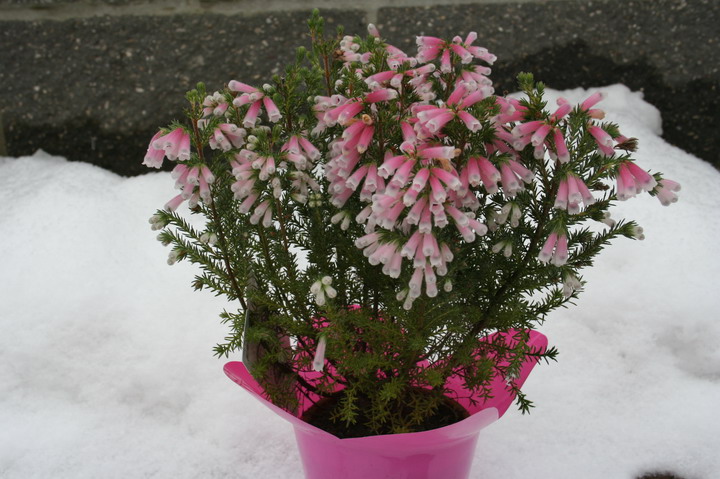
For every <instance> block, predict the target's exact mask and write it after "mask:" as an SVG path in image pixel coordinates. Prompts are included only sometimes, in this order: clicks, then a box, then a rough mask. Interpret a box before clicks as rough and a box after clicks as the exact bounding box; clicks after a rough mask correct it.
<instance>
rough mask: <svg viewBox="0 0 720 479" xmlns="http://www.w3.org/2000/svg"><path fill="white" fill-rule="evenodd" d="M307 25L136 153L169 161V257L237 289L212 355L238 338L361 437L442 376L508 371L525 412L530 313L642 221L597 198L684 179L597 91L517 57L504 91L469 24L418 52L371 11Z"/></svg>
mask: <svg viewBox="0 0 720 479" xmlns="http://www.w3.org/2000/svg"><path fill="white" fill-rule="evenodd" d="M309 27H310V36H311V48H310V49H309V50H306V49H305V48H299V49H298V50H297V55H296V59H295V62H293V63H292V64H291V65H289V66H288V67H287V68H286V69H285V71H284V73H283V74H282V75H277V76H275V77H274V78H273V79H272V81H271V82H270V83H268V84H265V85H262V86H251V85H247V84H245V83H242V82H240V81H237V80H232V81H230V82H229V83H228V84H227V85H226V86H225V88H224V89H223V90H221V91H216V92H214V93H208V92H207V91H205V87H204V85H202V84H199V85H198V88H197V89H195V90H193V91H191V92H189V93H188V94H187V99H188V102H189V108H188V109H187V111H186V116H187V118H186V119H185V120H183V121H181V122H177V123H174V124H173V125H171V126H170V127H169V128H167V129H163V130H161V131H159V132H158V133H157V134H156V135H155V136H154V137H153V139H152V141H151V143H150V146H149V148H148V152H147V155H146V157H145V164H146V165H147V166H150V167H155V168H159V167H161V165H162V163H163V161H164V158H167V159H168V160H170V161H173V162H175V163H176V166H175V167H174V169H173V173H172V177H173V178H174V179H175V187H176V188H177V189H179V190H180V193H179V194H178V195H177V196H175V197H174V198H172V199H170V200H169V201H168V203H167V205H165V208H164V209H163V210H160V211H158V212H157V213H156V214H155V215H154V216H153V217H152V218H151V223H152V225H153V228H154V229H158V230H162V232H161V233H160V235H159V239H160V241H161V242H162V243H163V244H166V245H170V246H171V247H172V249H171V252H170V257H169V261H168V262H169V263H171V264H172V263H174V262H176V261H182V260H187V261H190V262H192V263H195V264H197V265H199V267H200V268H201V272H200V273H199V274H198V275H197V276H196V277H195V280H194V282H193V286H194V287H195V289H198V290H199V289H209V290H211V291H213V292H215V293H216V294H222V295H225V296H227V297H228V298H229V299H230V300H232V301H237V303H238V306H239V307H238V309H237V310H232V311H225V312H223V313H222V315H221V317H222V320H223V321H224V322H226V323H227V324H228V325H229V327H230V333H229V335H228V337H227V338H225V341H224V342H222V343H221V344H219V345H218V346H217V347H216V348H215V351H216V353H217V354H218V355H227V354H229V353H230V352H232V351H235V350H238V349H239V348H241V347H242V348H243V349H244V354H245V361H246V363H247V364H248V366H249V367H250V369H251V371H252V372H253V374H254V375H255V376H256V377H257V378H258V380H259V381H260V382H261V383H262V384H263V386H264V387H265V389H266V391H267V392H268V394H269V395H270V396H271V399H272V400H273V401H274V402H275V403H276V404H279V405H281V406H283V407H285V408H287V409H289V410H295V409H297V408H298V404H297V401H298V399H297V397H298V396H297V394H296V393H297V390H299V391H301V393H302V395H301V396H302V397H303V398H304V399H303V400H308V401H317V400H319V399H320V398H323V397H327V398H334V399H335V400H336V401H335V403H334V404H335V405H334V406H333V408H332V409H331V411H330V419H331V422H334V423H335V424H336V425H337V427H338V428H346V429H348V430H350V429H352V428H355V429H356V430H362V431H361V432H362V433H363V434H379V433H388V432H405V431H414V430H421V429H423V428H425V427H427V426H426V423H427V418H428V417H430V416H432V415H433V414H434V412H435V411H436V409H437V408H438V405H439V404H440V402H441V401H442V397H443V395H444V394H445V393H446V392H447V391H446V390H445V389H446V388H445V385H446V382H447V379H448V378H449V377H450V376H455V377H460V378H461V379H462V380H463V382H464V384H465V386H466V387H467V388H468V389H469V390H470V391H473V393H474V394H475V395H477V397H480V398H482V397H483V396H487V395H488V394H489V388H488V384H489V382H490V380H491V379H492V378H494V377H498V376H499V377H501V378H502V379H503V380H505V382H506V384H507V387H508V388H509V389H511V390H513V391H514V392H515V393H516V394H517V400H518V403H519V406H520V408H521V409H523V410H527V408H528V407H529V406H530V401H528V400H527V399H526V398H525V396H524V395H523V394H522V393H521V392H520V391H519V389H518V388H517V386H516V385H515V383H514V379H515V378H516V377H517V372H518V368H519V367H520V365H521V364H522V362H523V361H524V360H525V359H526V358H527V357H528V356H533V357H535V358H536V359H538V360H539V359H542V358H544V359H552V358H554V357H555V355H556V350H555V349H554V348H550V349H548V350H542V351H539V350H533V349H532V348H530V347H528V346H527V339H528V330H530V329H532V328H534V327H536V326H537V325H538V324H540V323H542V322H543V321H544V320H545V318H546V316H547V314H548V313H549V312H550V311H552V310H553V309H555V308H557V307H559V306H562V305H564V304H565V303H567V302H569V301H572V300H573V299H574V298H576V297H577V295H578V293H579V292H580V290H581V289H582V286H583V281H582V276H581V271H582V269H583V268H586V267H589V266H591V265H592V262H593V259H594V257H595V256H596V255H597V254H598V253H599V252H600V251H601V249H602V248H603V247H604V246H606V245H607V244H608V243H609V242H610V241H611V240H612V239H614V238H616V237H618V236H625V237H627V238H634V239H642V229H641V228H640V227H639V226H638V225H637V224H635V223H634V222H632V221H623V220H621V221H617V222H616V221H614V220H612V219H611V218H610V215H609V213H608V209H609V208H610V207H611V206H612V204H613V203H614V202H615V201H618V200H620V201H622V200H627V199H629V198H631V197H634V196H636V195H639V194H641V193H642V192H647V193H649V194H650V195H651V196H656V197H658V199H659V200H660V201H661V203H662V204H664V205H667V204H669V203H671V202H674V201H676V199H677V198H676V195H675V192H676V191H677V190H679V185H678V184H677V183H675V182H673V181H671V180H668V179H664V178H663V177H662V175H661V174H659V173H650V172H647V171H646V170H644V169H643V168H642V167H641V166H639V165H637V164H636V163H635V162H634V160H633V159H632V157H631V155H632V152H633V151H635V149H636V146H637V145H636V143H637V142H636V140H635V139H633V138H626V137H624V136H623V135H622V134H621V133H620V130H619V128H618V126H617V125H615V124H612V123H609V122H603V121H602V120H603V117H604V113H603V111H602V110H601V109H599V108H598V105H600V104H601V101H602V98H603V96H602V94H601V93H596V94H594V95H592V96H590V97H589V98H587V99H586V100H585V101H583V102H582V103H581V104H579V105H571V104H570V103H569V102H568V101H566V100H563V99H560V100H558V102H557V103H558V104H557V105H552V106H549V105H547V103H546V101H544V99H543V88H544V87H543V84H542V83H536V82H535V81H534V79H533V77H532V75H530V74H521V75H520V76H519V86H520V89H521V90H522V92H523V93H524V95H523V96H522V97H518V98H511V97H502V96H497V95H495V94H494V90H493V87H492V81H491V80H490V79H489V75H490V67H489V66H490V65H492V63H493V62H494V61H495V56H494V55H492V54H491V53H489V52H488V51H487V50H486V49H484V48H482V47H480V46H477V45H476V43H477V35H476V34H475V33H474V32H471V33H470V34H468V35H467V36H465V37H464V38H463V37H459V36H458V37H455V38H453V39H449V40H445V39H440V38H435V37H429V36H423V37H418V38H417V45H418V51H417V53H416V54H415V55H414V56H411V55H408V54H407V53H405V52H403V51H401V50H399V49H398V48H396V47H394V46H392V45H389V44H387V43H386V42H384V41H383V40H382V38H381V37H380V35H379V33H378V31H377V29H376V28H375V27H374V26H372V25H370V27H369V35H368V36H367V37H364V38H363V37H359V36H355V37H351V36H344V35H343V34H342V32H339V33H338V35H337V36H334V37H330V38H327V37H326V36H325V35H324V33H323V21H322V19H321V18H320V17H319V16H318V15H317V14H315V15H314V16H313V17H312V18H311V20H310V21H309ZM185 203H186V204H187V207H188V209H189V213H190V214H194V215H200V216H201V217H202V218H203V220H204V225H203V227H202V228H200V229H196V228H193V227H191V226H190V224H189V222H188V221H186V220H185V219H184V218H183V215H182V214H181V213H180V212H181V205H183V204H185ZM182 208H183V210H184V208H185V207H184V206H183V207H182ZM495 331H509V332H510V334H508V335H506V336H495V337H494V339H492V340H487V339H483V338H487V337H488V335H489V334H490V333H492V332H495ZM310 371H313V374H309V372H310ZM419 390H423V391H424V392H423V393H422V394H420V393H418V391H419ZM393 411H402V413H401V414H394V413H393ZM346 434H353V433H351V432H347V433H346ZM357 434H360V432H358V433H357ZM357 434H356V435H357Z"/></svg>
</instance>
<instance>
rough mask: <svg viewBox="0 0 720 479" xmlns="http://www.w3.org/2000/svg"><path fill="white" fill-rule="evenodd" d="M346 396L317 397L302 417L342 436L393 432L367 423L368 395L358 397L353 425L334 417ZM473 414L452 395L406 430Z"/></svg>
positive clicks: (441, 424)
mask: <svg viewBox="0 0 720 479" xmlns="http://www.w3.org/2000/svg"><path fill="white" fill-rule="evenodd" d="M417 394H421V395H428V394H430V392H429V391H427V390H425V389H418V390H417ZM342 398H343V396H342V395H339V396H336V397H331V398H323V399H321V400H320V401H318V402H317V403H316V404H315V405H313V406H312V407H310V408H309V409H308V410H307V411H305V413H304V414H303V416H302V420H303V421H305V422H307V423H309V424H312V425H313V426H315V427H317V428H320V429H322V430H324V431H327V432H329V433H330V434H333V435H335V436H337V437H339V438H341V439H345V438H351V437H365V436H375V435H378V434H392V433H393V431H391V430H390V429H389V427H387V428H386V429H385V430H380V431H378V432H374V431H373V430H372V429H371V428H370V427H369V426H368V425H367V423H368V417H367V414H366V413H365V412H366V411H369V410H370V400H369V399H367V398H365V399H363V398H360V399H358V404H357V405H358V413H359V415H358V417H357V421H356V422H355V423H354V424H351V425H350V426H346V424H345V423H344V422H342V421H333V420H332V417H333V413H334V412H335V409H336V408H337V406H338V405H339V404H340V401H341V400H342ZM406 408H407V409H408V410H407V411H406V412H404V413H405V414H407V415H409V414H410V410H409V409H410V406H406ZM468 416H470V414H469V413H468V412H467V410H465V408H464V407H462V406H461V405H460V404H458V403H457V402H456V401H454V400H453V399H450V398H447V397H446V398H444V400H443V402H442V403H441V404H440V406H439V407H438V408H437V410H436V411H435V413H434V414H433V415H432V416H430V417H428V418H427V419H426V420H425V422H424V423H422V424H419V425H417V426H416V427H414V428H413V430H412V431H407V432H421V431H429V430H431V429H437V428H439V427H444V426H449V425H450V424H454V423H456V422H458V421H461V420H463V419H465V418H466V417H468Z"/></svg>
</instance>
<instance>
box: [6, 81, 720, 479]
mask: <svg viewBox="0 0 720 479" xmlns="http://www.w3.org/2000/svg"><path fill="white" fill-rule="evenodd" d="M603 90H605V91H607V92H608V93H609V94H610V96H609V98H608V99H607V100H605V101H604V102H603V103H601V104H600V106H601V107H603V108H605V109H606V110H607V111H608V113H609V114H608V117H609V118H610V119H611V120H613V121H616V122H618V123H620V125H621V127H622V131H623V133H624V134H625V135H626V136H635V137H637V138H639V139H640V151H639V152H638V153H637V159H638V164H639V165H640V166H642V167H643V168H646V169H651V170H653V171H658V170H659V171H662V172H664V173H666V175H667V176H668V177H669V178H672V179H675V180H677V181H679V182H680V183H681V184H682V185H683V190H682V191H681V192H680V195H681V198H680V201H679V202H678V203H677V204H675V205H672V206H671V207H668V208H664V207H662V206H661V205H660V203H659V202H658V201H657V200H656V199H654V198H650V197H649V196H648V195H644V196H642V197H640V198H639V199H636V200H633V201H629V202H627V203H620V204H619V205H618V206H617V207H616V208H615V210H614V211H615V213H614V217H616V218H619V217H622V216H624V215H626V216H627V217H629V218H633V219H636V220H637V221H638V222H639V223H640V224H641V225H642V226H643V227H644V228H645V235H646V237H647V239H646V240H645V241H642V242H641V241H631V240H627V239H620V240H618V241H617V243H616V244H615V245H614V246H613V247H611V248H610V249H609V250H607V251H605V252H604V253H603V254H602V255H601V256H600V257H599V258H598V262H597V266H596V267H595V268H594V269H593V270H589V271H587V272H586V273H585V279H587V280H588V281H589V284H588V286H587V288H586V292H585V293H584V294H583V295H582V296H581V298H580V301H579V302H578V306H577V307H575V308H571V309H563V310H559V311H556V312H554V313H553V314H552V316H551V318H550V321H548V322H547V323H546V325H545V326H544V327H543V332H544V333H545V334H547V335H548V336H549V338H550V340H551V343H553V344H555V345H556V346H557V347H558V348H559V349H560V352H561V354H560V360H559V362H558V363H556V364H551V365H544V366H542V367H540V368H538V369H536V370H535V372H533V374H532V375H531V376H530V379H529V380H528V382H527V383H526V387H525V390H526V392H527V393H528V395H529V397H530V398H531V399H532V400H534V402H535V404H536V408H535V409H534V410H533V412H532V414H531V415H529V416H522V415H521V414H519V413H518V412H517V411H515V410H514V409H511V410H510V411H509V412H508V414H507V415H506V416H505V417H504V418H503V419H501V420H500V421H498V422H497V423H495V424H493V425H492V426H490V427H489V428H487V429H485V430H484V431H483V432H482V433H481V436H480V443H479V446H478V448H477V452H476V458H475V463H474V467H473V472H472V475H471V477H472V478H478V479H479V478H484V479H493V478H497V479H516V478H517V479H519V478H526V477H536V478H550V477H552V478H557V479H562V478H567V479H577V478H583V479H595V478H597V479H608V478H613V479H616V478H618V479H621V478H628V479H630V478H634V477H637V476H638V475H640V474H641V473H644V472H650V471H662V470H664V471H671V472H674V473H675V474H677V475H680V476H682V477H684V478H686V479H693V478H698V479H700V478H704V479H711V478H714V477H720V452H719V451H720V413H719V412H718V405H719V404H720V347H719V346H718V342H719V341H720V294H719V293H720V290H719V289H718V286H717V281H718V278H720V254H718V238H720V221H719V220H720V213H719V212H720V195H719V194H718V192H719V191H720V172H718V171H717V170H715V169H713V168H712V167H711V166H710V165H708V164H707V163H704V162H702V161H700V160H698V159H697V158H695V157H693V156H691V155H689V154H687V153H684V152H682V151H680V150H678V149H677V148H674V147H672V146H669V145H667V144H666V143H665V142H663V140H662V139H660V137H659V134H660V132H661V130H660V125H661V121H660V116H659V113H658V112H657V110H656V109H655V108H654V107H652V106H650V105H648V104H647V103H645V102H643V101H642V96H641V95H640V94H638V93H632V92H630V91H628V90H627V89H626V88H625V87H623V86H620V85H616V86H612V87H607V88H604V89H603ZM550 93H551V94H552V95H557V94H558V93H557V92H550ZM587 95H588V92H587V91H583V90H573V91H568V92H563V96H566V97H568V98H569V99H570V100H571V101H573V102H575V101H579V100H581V99H583V98H585V97H586V96H587ZM127 161H141V158H128V160H127ZM173 194H174V193H173V190H172V182H171V180H170V178H169V175H168V174H167V173H152V174H148V175H146V176H142V177H138V178H129V179H128V178H121V177H118V176H116V175H114V174H112V173H110V172H107V171H105V170H102V169H100V168H97V167H94V166H91V165H88V164H83V163H72V162H67V161H65V160H64V159H62V158H57V157H52V156H48V155H47V154H44V153H42V152H39V153H37V154H36V155H34V156H32V157H25V158H2V159H0V204H2V206H3V207H2V209H0V252H1V254H2V260H1V261H0V477H3V478H13V479H30V478H73V479H80V478H142V477H156V478H198V477H203V478H227V477H236V478H248V479H250V478H252V479H257V478H261V479H278V478H283V479H300V478H301V477H302V472H301V466H300V463H299V457H298V454H297V452H296V449H295V445H294V438H293V436H292V431H291V428H290V426H289V425H288V424H287V423H285V422H283V421H282V420H281V419H279V418H277V417H276V416H275V415H274V414H273V413H272V412H270V411H269V410H267V409H266V408H264V407H263V406H262V405H261V404H259V403H257V402H256V401H255V400H253V399H252V398H251V397H250V396H249V395H248V394H247V393H246V392H245V391H243V390H241V389H240V388H239V387H237V386H236V385H235V384H233V383H232V382H230V381H229V380H228V379H227V378H226V377H225V376H224V374H223V373H222V365H223V363H224V361H222V360H218V359H216V358H214V357H213V355H212V346H213V345H214V344H215V343H216V342H218V341H220V340H221V339H222V337H223V334H224V333H225V330H224V327H222V326H221V325H220V324H219V320H218V318H217V314H218V312H219V311H220V310H221V309H222V308H223V307H224V306H226V304H225V303H224V302H223V301H222V300H221V299H218V298H215V297H213V296H212V295H211V294H207V293H193V292H192V291H191V289H190V287H189V282H190V280H191V279H192V276H193V269H192V267H190V266H188V265H185V264H179V265H175V266H173V267H169V266H167V264H166V263H165V254H166V251H165V250H163V248H162V246H161V245H160V244H159V243H158V242H156V241H154V237H155V233H154V232H152V231H150V228H149V226H148V223H147V218H148V217H149V216H150V215H151V214H152V213H153V211H154V209H155V208H156V207H160V206H162V205H163V204H164V203H165V201H167V200H168V199H169V198H170V197H171V196H173ZM231 359H232V358H231ZM235 359H239V356H237V357H236V358H235ZM339 479H341V478H339ZM368 479H372V478H368Z"/></svg>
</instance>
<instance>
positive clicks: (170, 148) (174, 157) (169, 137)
mask: <svg viewBox="0 0 720 479" xmlns="http://www.w3.org/2000/svg"><path fill="white" fill-rule="evenodd" d="M165 157H167V159H168V160H171V161H188V160H189V159H190V135H188V134H187V133H186V132H185V130H184V129H183V128H175V129H174V130H172V131H171V132H169V133H166V134H163V132H162V131H159V132H157V133H155V135H154V136H153V137H152V139H151V140H150V145H149V146H148V149H147V153H145V159H144V160H143V165H145V166H147V167H150V168H160V167H161V166H162V163H163V160H164V159H165Z"/></svg>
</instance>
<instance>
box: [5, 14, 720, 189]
mask: <svg viewBox="0 0 720 479" xmlns="http://www.w3.org/2000/svg"><path fill="white" fill-rule="evenodd" d="M719 3H720V2H718V0H602V1H589V0H546V1H543V0H528V1H515V2H507V1H476V2H466V1H465V2H464V1H447V0H436V1H434V2H431V1H423V0H400V1H396V2H392V1H387V2H381V1H378V0H371V1H369V2H356V1H350V0H340V1H335V2H330V1H326V0H318V1H314V2H312V1H305V0H302V1H295V2H293V1H290V0H283V1H272V0H270V1H260V0H243V1H236V2H231V1H207V2H206V1H200V0H190V1H181V2H171V1H165V0H163V1H143V2H138V1H133V0H105V1H93V0H75V1H73V0H0V84H1V85H2V88H0V115H1V116H0V118H1V119H0V121H1V122H2V133H3V135H0V154H9V155H12V156H18V155H23V154H29V153H32V152H34V151H35V150H36V149H38V148H42V149H44V150H46V151H49V152H51V153H54V154H61V155H64V156H67V157H68V158H69V159H71V160H81V161H89V162H92V163H95V164H98V165H100V166H103V167H106V168H109V169H111V170H114V171H116V172H119V173H122V174H127V175H132V174H137V173H141V172H143V171H144V167H141V165H140V162H141V161H142V156H143V155H144V151H145V148H147V142H148V139H149V138H150V136H152V134H153V133H154V132H155V131H156V127H157V126H159V125H164V124H166V123H168V122H169V121H170V120H172V119H173V118H178V117H179V116H180V115H181V111H182V108H183V103H184V99H183V93H184V92H185V91H186V90H188V89H190V88H191V87H192V86H193V85H194V84H195V83H196V82H198V81H201V80H202V81H205V82H206V83H207V84H208V88H210V89H217V88H220V87H221V86H222V85H223V83H225V82H227V81H228V80H230V79H238V80H242V81H246V82H248V83H262V82H263V81H265V79H267V78H269V76H270V75H271V74H272V73H275V72H277V71H278V69H279V68H280V67H281V66H282V65H283V64H285V63H286V62H287V61H289V60H290V59H291V58H292V57H293V52H294V47H295V46H298V45H301V44H307V43H308V40H307V38H306V36H305V34H306V26H305V20H306V19H307V18H308V16H309V13H310V11H311V9H312V8H313V7H315V6H317V7H319V8H321V13H322V14H323V15H324V16H325V17H326V20H327V21H328V23H329V26H330V27H331V28H332V26H333V25H337V24H343V25H345V27H346V31H348V32H351V33H355V32H357V33H363V32H364V31H365V25H366V24H367V23H368V22H370V21H371V22H374V23H376V24H377V25H378V26H379V28H380V30H381V32H382V33H383V36H385V37H386V38H387V39H388V40H389V41H390V42H391V43H393V44H395V45H397V46H398V47H401V48H407V49H408V51H414V47H412V46H411V44H412V43H413V41H414V35H416V34H420V33H424V34H432V35H437V36H452V35H455V34H456V33H460V34H464V33H466V32H468V31H470V30H475V31H477V32H478V34H479V38H480V41H479V42H478V43H479V44H481V45H484V46H486V47H488V48H489V49H490V51H492V52H493V53H495V54H496V55H497V56H498V57H499V61H498V62H497V63H496V65H495V67H494V68H493V70H494V71H493V79H494V81H495V82H496V89H497V90H498V91H501V92H502V91H504V90H508V91H513V90H515V89H516V87H515V84H514V77H515V75H516V74H517V73H518V72H519V71H524V70H525V71H533V72H534V73H535V74H536V77H537V78H538V79H541V80H543V81H545V82H546V83H547V84H548V85H549V86H550V87H552V88H555V89H565V88H573V87H578V86H582V87H589V86H601V85H606V84H612V83H617V82H622V83H625V84H626V85H628V86H629V87H630V88H632V89H635V90H642V91H644V92H645V97H646V99H647V100H648V101H650V102H651V103H653V104H654V105H655V106H657V107H658V108H659V109H660V110H661V112H662V114H663V128H664V132H665V138H666V139H667V140H668V141H670V142H671V143H673V144H675V145H677V146H679V147H681V148H683V149H685V150H688V151H690V152H692V153H694V154H695V155H697V156H699V157H701V158H704V159H706V160H708V161H710V162H713V163H714V164H715V165H716V166H719V167H720V154H718V151H720V135H719V134H717V132H718V131H720V113H719V112H720V100H719V99H718V90H719V89H720V88H719V85H720V71H719V67H718V65H720V48H719V47H720V28H718V25H719V24H720V8H719ZM2 136H4V145H3V139H2ZM3 148H4V149H5V151H4V152H3V151H2V149H3Z"/></svg>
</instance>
